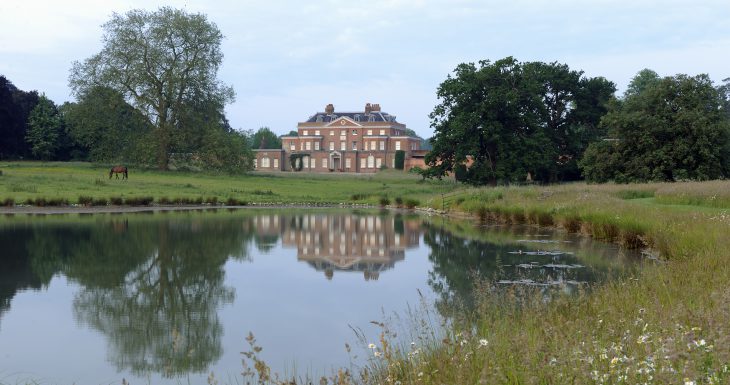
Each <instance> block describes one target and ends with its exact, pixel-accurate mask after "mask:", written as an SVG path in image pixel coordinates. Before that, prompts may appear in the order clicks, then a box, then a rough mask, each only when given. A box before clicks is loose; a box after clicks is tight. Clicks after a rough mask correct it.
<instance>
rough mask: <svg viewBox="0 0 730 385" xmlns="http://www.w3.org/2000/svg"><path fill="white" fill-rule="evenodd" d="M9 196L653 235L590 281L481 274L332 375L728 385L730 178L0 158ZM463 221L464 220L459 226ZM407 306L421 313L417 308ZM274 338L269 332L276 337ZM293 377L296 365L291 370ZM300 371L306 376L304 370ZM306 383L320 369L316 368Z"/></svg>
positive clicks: (262, 366) (346, 378) (351, 379)
mask: <svg viewBox="0 0 730 385" xmlns="http://www.w3.org/2000/svg"><path fill="white" fill-rule="evenodd" d="M0 170H2V176H0V199H2V200H7V199H11V200H12V201H13V202H14V203H15V204H22V203H23V202H26V201H28V200H35V199H37V198H45V199H53V198H62V199H65V200H67V201H68V202H69V203H71V204H75V203H77V201H78V198H79V197H80V196H89V197H92V198H94V199H106V200H111V199H112V198H114V197H121V198H122V199H127V198H129V197H142V196H145V197H152V201H151V202H150V203H151V204H159V203H160V202H167V203H175V202H176V201H177V199H178V198H191V200H192V201H195V200H196V199H197V198H200V199H202V200H203V202H209V204H210V203H213V199H211V198H212V197H214V198H215V202H216V203H218V202H226V201H227V200H229V199H234V200H237V201H240V202H245V203H248V204H254V203H266V204H332V205H338V204H341V203H342V204H371V205H380V204H387V205H389V206H394V205H397V204H398V202H405V201H406V200H408V199H412V200H417V201H418V204H417V206H419V207H430V208H433V209H436V210H444V211H447V212H448V213H449V214H451V215H454V216H458V217H461V219H459V220H458V221H454V222H452V223H451V224H450V225H449V226H451V227H453V228H456V229H457V230H458V231H459V232H462V233H468V234H472V235H473V236H476V237H478V236H479V233H478V231H477V230H474V228H473V226H472V225H473V224H483V225H485V224H524V225H532V226H538V227H551V228H558V229H561V231H565V232H569V233H578V234H584V235H586V236H591V237H594V238H597V239H602V240H606V241H610V242H614V243H617V244H620V245H621V246H623V247H625V248H632V249H641V250H643V252H644V255H645V258H644V262H643V266H642V268H641V269H639V270H637V271H635V272H632V273H631V274H630V275H628V276H624V277H621V278H619V279H616V280H613V281H610V282H606V283H602V284H600V285H598V286H595V287H592V288H591V289H590V290H586V291H584V292H581V293H579V294H577V295H575V294H571V295H567V294H566V295H560V294H558V295H551V296H549V299H547V298H548V297H546V296H545V294H544V292H542V291H541V289H539V288H534V287H518V286H514V287H509V288H507V287H504V286H501V285H497V284H495V283H494V282H490V281H484V282H480V283H479V284H477V285H476V286H475V287H474V293H475V298H476V307H475V308H471V309H466V308H456V309H453V315H452V317H451V318H450V321H449V322H448V323H447V324H448V326H442V325H441V324H440V323H439V322H438V321H434V320H433V318H431V317H437V316H434V315H433V314H431V313H429V311H428V310H425V311H423V312H422V313H421V314H420V315H416V316H414V318H415V319H413V320H412V322H411V323H410V324H409V326H408V329H409V333H411V334H412V335H418V336H424V338H420V339H418V340H415V341H414V343H413V344H405V345H402V344H400V343H398V342H396V341H398V340H400V339H396V338H395V336H394V333H395V332H394V331H393V329H392V325H389V324H388V322H384V323H383V325H382V328H383V333H382V338H381V340H380V341H379V342H378V343H377V344H374V346H371V347H366V350H367V351H369V352H370V354H371V357H370V359H369V364H368V365H366V366H365V367H357V368H343V369H342V370H340V371H338V372H336V373H334V374H333V375H332V376H331V377H328V378H323V379H321V380H320V379H316V380H314V381H315V382H316V381H320V382H319V383H335V384H350V383H372V384H394V385H395V384H635V383H657V384H725V383H728V382H730V286H729V285H728V283H729V282H730V264H729V263H728V262H730V182H729V181H710V182H677V183H653V184H652V183H649V184H632V185H617V184H603V185H590V184H585V183H573V184H565V185H551V186H515V187H510V186H506V187H483V188H472V187H466V186H464V185H460V184H455V183H453V182H451V181H429V180H427V181H422V180H421V178H420V177H419V176H414V175H411V174H407V173H401V172H396V171H394V170H387V171H385V172H380V173H378V174H375V175H371V176H367V175H365V176H363V175H357V176H355V175H341V174H334V175H330V174H325V175H313V174H289V173H287V174H282V175H271V174H257V173H252V174H248V175H242V176H230V175H214V174H194V173H178V172H167V173H161V172H157V171H145V170H134V169H131V170H130V174H129V180H121V179H120V180H117V179H116V178H113V179H111V180H109V175H108V168H107V167H101V166H95V165H91V164H85V163H83V164H82V163H79V164H76V163H48V164H44V163H31V162H14V163H0ZM452 230H453V229H452ZM406 318H407V317H406ZM250 342H251V343H252V350H251V352H249V353H251V354H250V355H249V356H247V358H248V359H249V360H250V361H251V362H250V363H251V364H252V367H254V368H255V369H256V373H252V375H253V376H254V377H256V376H260V377H257V379H256V380H254V381H258V380H261V382H262V383H292V382H285V381H283V380H282V381H279V380H275V379H274V378H277V377H273V376H270V373H268V372H267V366H266V363H265V362H262V361H260V360H258V358H257V356H256V354H255V353H257V352H258V351H257V350H256V349H255V348H257V347H255V346H253V345H254V341H250ZM263 348H264V349H266V347H265V346H264V347H263ZM244 381H246V379H244ZM289 381H291V379H289ZM300 382H302V381H299V380H295V382H294V383H300ZM305 382H306V381H305Z"/></svg>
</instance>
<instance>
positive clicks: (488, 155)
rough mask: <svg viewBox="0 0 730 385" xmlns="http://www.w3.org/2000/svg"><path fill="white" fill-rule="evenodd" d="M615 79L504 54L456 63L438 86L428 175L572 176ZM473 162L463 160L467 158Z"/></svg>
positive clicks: (477, 178)
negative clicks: (484, 59) (472, 61)
mask: <svg viewBox="0 0 730 385" xmlns="http://www.w3.org/2000/svg"><path fill="white" fill-rule="evenodd" d="M614 92H615V86H614V85H613V83H611V82H609V81H607V80H605V79H604V78H586V77H584V76H583V73H582V72H581V71H573V70H570V68H568V66H567V65H564V64H559V63H550V64H547V63H541V62H527V63H520V62H518V61H517V60H515V59H514V58H512V57H508V58H505V59H501V60H498V61H496V62H494V63H492V62H490V61H488V60H487V61H480V62H479V65H478V66H477V65H475V64H473V63H470V64H460V65H459V66H458V67H457V68H456V70H455V71H454V74H453V76H452V75H449V76H448V77H447V79H446V80H445V81H444V82H443V83H441V85H440V86H439V88H438V91H437V96H438V97H439V99H440V100H441V103H440V104H439V105H437V106H436V107H435V108H434V110H433V112H432V113H431V115H430V117H431V126H432V127H433V128H434V130H435V135H434V137H433V138H432V139H431V143H432V144H433V150H432V151H431V152H430V153H429V154H428V155H427V157H426V162H427V163H428V165H429V167H430V169H429V170H428V171H427V173H428V175H429V176H436V177H440V176H442V175H444V174H445V173H447V172H455V173H456V175H457V176H458V178H459V179H461V180H463V181H465V182H468V183H472V184H485V183H497V182H511V181H520V180H525V178H526V176H527V175H528V173H529V174H530V175H531V176H532V178H533V179H537V180H540V181H545V182H548V181H558V180H566V179H568V180H570V179H577V178H578V177H579V176H580V174H579V172H578V167H577V162H576V160H577V159H578V158H579V157H580V155H581V154H582V152H583V150H584V149H585V148H586V147H587V144H588V142H589V141H590V140H593V139H595V138H596V137H598V136H599V135H600V132H599V128H598V123H599V121H600V117H601V116H602V115H603V114H604V113H605V111H606V107H605V105H606V104H607V102H608V100H609V99H610V98H611V97H612V96H613V93H614ZM468 158H470V159H471V160H473V163H472V164H471V165H469V167H468V168H465V167H464V166H463V165H464V164H465V163H466V162H467V159H468Z"/></svg>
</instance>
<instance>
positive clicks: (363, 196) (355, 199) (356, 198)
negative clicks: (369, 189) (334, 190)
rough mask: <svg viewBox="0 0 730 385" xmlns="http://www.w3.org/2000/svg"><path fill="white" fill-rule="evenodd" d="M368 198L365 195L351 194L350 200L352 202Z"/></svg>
mask: <svg viewBox="0 0 730 385" xmlns="http://www.w3.org/2000/svg"><path fill="white" fill-rule="evenodd" d="M368 196H369V195H367V194H352V196H351V197H350V199H352V200H354V201H359V200H363V199H367V197H368Z"/></svg>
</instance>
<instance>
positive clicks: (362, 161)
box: [360, 158, 368, 169]
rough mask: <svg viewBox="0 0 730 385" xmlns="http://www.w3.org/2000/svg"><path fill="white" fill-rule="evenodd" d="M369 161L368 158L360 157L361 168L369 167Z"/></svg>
mask: <svg viewBox="0 0 730 385" xmlns="http://www.w3.org/2000/svg"><path fill="white" fill-rule="evenodd" d="M367 161H368V160H367V159H365V158H360V168H361V169H364V168H367V165H368V164H367Z"/></svg>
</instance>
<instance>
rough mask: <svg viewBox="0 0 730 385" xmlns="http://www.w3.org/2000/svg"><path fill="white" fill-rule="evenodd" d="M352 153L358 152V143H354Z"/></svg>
mask: <svg viewBox="0 0 730 385" xmlns="http://www.w3.org/2000/svg"><path fill="white" fill-rule="evenodd" d="M352 151H357V142H352Z"/></svg>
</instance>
